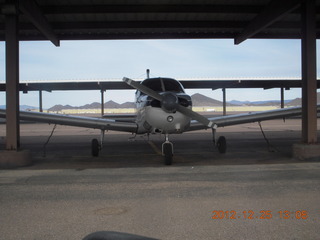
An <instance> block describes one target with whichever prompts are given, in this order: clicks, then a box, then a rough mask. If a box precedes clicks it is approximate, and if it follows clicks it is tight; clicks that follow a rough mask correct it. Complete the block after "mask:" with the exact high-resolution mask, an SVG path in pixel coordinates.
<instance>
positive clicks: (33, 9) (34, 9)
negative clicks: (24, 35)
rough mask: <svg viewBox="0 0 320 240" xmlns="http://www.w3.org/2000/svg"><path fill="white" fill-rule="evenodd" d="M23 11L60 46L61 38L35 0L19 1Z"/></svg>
mask: <svg viewBox="0 0 320 240" xmlns="http://www.w3.org/2000/svg"><path fill="white" fill-rule="evenodd" d="M19 8H20V10H21V12H22V13H23V14H24V15H25V16H26V17H27V18H28V19H29V20H30V21H31V22H32V23H33V25H34V26H35V27H36V28H37V29H38V30H39V31H40V32H41V33H42V34H43V35H44V36H45V37H46V38H47V39H48V40H50V41H51V42H52V43H53V44H54V45H55V46H57V47H58V46H60V40H59V39H58V37H57V36H56V34H55V33H54V32H53V29H52V27H51V26H50V24H49V22H48V20H47V19H46V17H45V16H44V15H43V13H42V11H41V9H40V7H39V6H38V4H37V3H36V2H35V1H34V0H22V1H19Z"/></svg>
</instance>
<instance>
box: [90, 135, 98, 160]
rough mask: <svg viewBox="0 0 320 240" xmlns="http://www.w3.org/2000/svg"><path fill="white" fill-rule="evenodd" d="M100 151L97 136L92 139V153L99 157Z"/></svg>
mask: <svg viewBox="0 0 320 240" xmlns="http://www.w3.org/2000/svg"><path fill="white" fill-rule="evenodd" d="M99 151H100V145H99V141H98V140H97V139H96V138H95V139H92V141H91V154H92V156H94V157H98V156H99Z"/></svg>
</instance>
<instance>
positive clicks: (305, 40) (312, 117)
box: [293, 0, 320, 161]
mask: <svg viewBox="0 0 320 240" xmlns="http://www.w3.org/2000/svg"><path fill="white" fill-rule="evenodd" d="M301 12H302V16H301V19H302V39H301V49H302V143H300V144H294V145H293V156H294V157H295V158H297V159H300V160H307V159H315V160H317V161H319V159H320V145H318V144H315V143H317V110H316V107H317V77H316V76H317V70H316V61H317V58H316V16H315V0H305V1H301Z"/></svg>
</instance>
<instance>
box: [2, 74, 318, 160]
mask: <svg viewBox="0 0 320 240" xmlns="http://www.w3.org/2000/svg"><path fill="white" fill-rule="evenodd" d="M123 81H124V82H126V83H127V84H129V85H130V86H132V87H133V88H135V89H136V90H137V91H136V107H137V112H136V114H135V115H130V116H129V115H126V118H114V119H105V118H93V117H81V116H72V115H60V114H49V113H39V112H27V111H20V119H21V120H28V121H36V122H44V123H53V124H60V125H69V126H78V127H85V128H94V129H100V130H101V142H100V143H99V141H98V140H97V139H93V140H92V144H91V150H92V155H93V156H98V155H99V151H100V150H101V149H102V145H103V140H104V133H105V131H108V130H113V131H122V132H130V133H133V134H153V133H160V134H164V135H165V141H164V143H163V144H162V154H163V156H164V160H165V161H164V162H165V164H166V165H171V164H172V158H173V144H172V143H171V142H170V141H169V135H170V134H181V133H183V132H187V131H195V130H201V129H211V130H212V135H213V143H214V146H216V147H217V149H218V151H219V152H220V153H225V152H226V138H225V137H224V136H220V137H219V138H218V139H216V130H217V128H218V127H225V126H230V125H236V124H242V123H249V122H256V121H263V120H270V119H276V118H285V117H290V116H297V115H301V111H302V109H301V107H294V108H286V109H276V110H270V111H263V112H255V113H246V114H238V115H229V116H218V117H212V118H206V117H204V116H202V115H201V114H199V113H196V112H194V111H192V101H191V97H190V96H189V95H187V94H186V93H185V91H184V89H183V86H182V85H181V83H180V82H179V81H177V80H175V79H172V78H147V79H145V80H144V81H142V82H141V83H137V82H135V81H134V80H132V79H129V78H126V77H124V78H123ZM317 111H318V112H320V106H317ZM0 117H2V118H5V117H6V111H5V110H0ZM122 117H123V116H122Z"/></svg>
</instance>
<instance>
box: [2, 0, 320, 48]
mask: <svg viewBox="0 0 320 240" xmlns="http://www.w3.org/2000/svg"><path fill="white" fill-rule="evenodd" d="M6 2H18V3H19V4H18V5H19V7H17V9H18V10H14V8H13V7H12V6H13V5H10V4H6ZM300 2H301V0H272V1H270V0H196V1H195V0H20V1H18V0H7V1H6V0H0V7H1V11H0V40H1V41H4V39H5V14H13V13H15V12H19V21H20V24H19V28H20V30H19V39H20V40H47V39H49V40H51V41H52V42H53V43H54V44H55V45H59V41H60V40H91V39H186V38H192V39H196V38H233V39H235V42H236V43H240V42H241V41H243V40H245V39H247V38H281V39H284V38H289V39H291V38H293V39H294V38H298V39H299V38H301V33H300V32H301V27H300V26H301V21H300V18H301V14H300ZM315 11H316V21H317V37H319V36H320V24H319V23H320V0H316V9H315Z"/></svg>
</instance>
